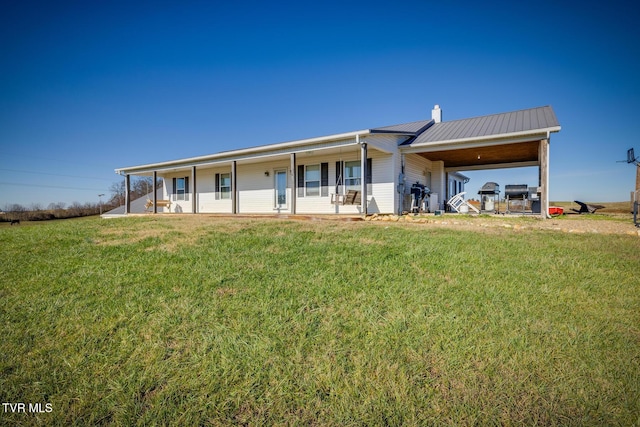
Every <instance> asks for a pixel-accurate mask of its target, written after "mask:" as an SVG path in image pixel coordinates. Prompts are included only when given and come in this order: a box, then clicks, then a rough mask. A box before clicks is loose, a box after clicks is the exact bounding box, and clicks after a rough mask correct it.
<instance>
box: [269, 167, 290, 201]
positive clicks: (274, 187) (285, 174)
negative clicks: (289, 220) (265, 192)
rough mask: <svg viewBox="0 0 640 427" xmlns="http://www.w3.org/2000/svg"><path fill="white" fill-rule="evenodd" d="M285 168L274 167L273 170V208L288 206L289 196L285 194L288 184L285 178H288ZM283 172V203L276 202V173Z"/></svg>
mask: <svg viewBox="0 0 640 427" xmlns="http://www.w3.org/2000/svg"><path fill="white" fill-rule="evenodd" d="M287 172H288V171H287V169H275V170H274V171H273V193H274V194H273V206H274V208H275V209H283V208H284V209H286V208H287V207H288V206H289V197H288V194H287V189H288V187H289V186H288V184H287V179H288V178H289V174H288V173H287ZM282 173H284V177H285V181H284V203H279V202H278V174H282Z"/></svg>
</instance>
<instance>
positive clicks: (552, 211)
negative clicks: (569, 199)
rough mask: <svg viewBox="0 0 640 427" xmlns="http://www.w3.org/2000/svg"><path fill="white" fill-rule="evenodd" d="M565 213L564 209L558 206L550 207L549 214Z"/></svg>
mask: <svg viewBox="0 0 640 427" xmlns="http://www.w3.org/2000/svg"><path fill="white" fill-rule="evenodd" d="M563 213H564V209H562V208H559V207H556V206H550V207H549V215H562V214H563Z"/></svg>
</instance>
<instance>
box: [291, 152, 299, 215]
mask: <svg viewBox="0 0 640 427" xmlns="http://www.w3.org/2000/svg"><path fill="white" fill-rule="evenodd" d="M290 157H291V158H290V161H291V174H290V176H291V214H292V215H295V213H296V197H297V196H298V192H297V191H296V182H297V181H296V170H297V169H296V153H291V156H290Z"/></svg>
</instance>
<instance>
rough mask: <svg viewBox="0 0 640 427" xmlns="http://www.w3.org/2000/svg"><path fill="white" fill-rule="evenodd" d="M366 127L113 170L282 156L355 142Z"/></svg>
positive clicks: (180, 167)
mask: <svg viewBox="0 0 640 427" xmlns="http://www.w3.org/2000/svg"><path fill="white" fill-rule="evenodd" d="M370 133H371V132H370V131H369V130H368V129H366V130H361V131H354V132H347V133H340V134H335V135H328V136H323V137H317V138H308V139H302V140H297V141H290V142H282V143H279V144H271V145H262V146H257V147H250V148H244V149H240V150H232V151H223V152H220V153H216V154H210V155H206V156H198V157H189V158H184V159H178V160H171V161H166V162H158V163H148V164H144V165H138V166H129V167H124V168H117V169H115V172H116V173H117V174H120V175H127V174H130V175H143V174H149V173H152V172H154V171H156V172H163V171H164V172H166V171H173V170H184V169H187V168H190V167H192V166H206V165H216V164H225V163H229V162H232V161H242V160H248V159H260V158H268V157H277V156H283V155H287V154H292V153H306V152H310V151H318V150H326V149H332V148H336V147H345V146H350V145H354V144H356V142H357V139H358V137H362V136H366V135H369V134H370Z"/></svg>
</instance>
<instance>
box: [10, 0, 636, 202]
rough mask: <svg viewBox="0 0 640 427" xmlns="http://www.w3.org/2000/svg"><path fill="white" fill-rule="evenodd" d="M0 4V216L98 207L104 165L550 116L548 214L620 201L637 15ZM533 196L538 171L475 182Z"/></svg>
mask: <svg viewBox="0 0 640 427" xmlns="http://www.w3.org/2000/svg"><path fill="white" fill-rule="evenodd" d="M487 3H488V2H471V1H469V2H444V1H433V2H431V1H406V2H394V3H391V2H378V1H367V2H349V1H341V2H333V1H326V2H299V1H296V2H251V1H237V2H216V1H202V2H185V1H181V2H177V1H176V2H170V1H153V2H151V1H149V2H117V1H109V2H87V1H77V2H68V1H60V2H36V1H12V0H9V1H8V0H4V1H2V2H1V3H0V208H3V207H5V206H6V205H7V204H12V203H20V204H23V205H25V206H29V205H30V204H32V203H39V204H41V205H43V206H45V207H46V206H47V205H48V204H49V203H51V202H59V201H62V202H66V203H68V204H69V203H72V202H74V201H78V202H81V203H84V202H87V201H89V202H97V201H98V194H101V193H106V194H109V187H110V186H111V184H113V183H114V182H116V181H118V180H119V177H118V176H117V175H116V174H115V173H114V171H113V169H114V168H116V167H123V166H131V165H136V164H142V163H149V162H156V161H163V160H171V159H176V158H183V157H191V156H196V155H203V154H209V153H215V152H218V151H223V150H230V149H236V148H243V147H248V146H254V145H263V144H270V143H277V142H283V141H290V140H296V139H302V138H307V137H314V136H321V135H329V134H334V133H341V132H347V131H352V130H358V129H364V128H371V127H379V126H386V125H392V124H397V123H405V122H411V121H415V120H422V119H428V118H430V117H431V108H432V107H433V105H434V104H439V105H440V106H441V107H442V109H443V119H444V120H454V119H460V118H466V117H475V116H479V115H486V114H493V113H500V112H506V111H512V110H518V109H523V108H531V107H537V106H542V105H551V106H552V107H553V108H554V110H555V112H556V115H557V116H558V119H559V121H560V124H561V126H562V131H561V132H560V133H558V134H554V135H553V136H552V139H551V156H550V159H551V166H550V178H551V199H552V200H574V199H578V200H589V201H622V200H628V198H629V192H630V191H631V190H632V189H633V186H634V183H635V169H634V167H633V166H631V165H627V164H624V163H616V161H617V160H623V159H625V158H626V150H627V149H628V148H631V147H635V150H636V152H638V153H640V141H639V139H638V137H637V131H636V130H637V128H638V119H639V118H640V78H639V77H638V76H640V47H639V46H640V43H639V42H640V26H638V25H637V24H636V22H634V21H637V20H638V18H639V17H640V16H639V14H638V9H631V8H632V7H634V6H632V3H629V2H621V1H620V2H619V1H617V0H616V1H609V2H593V3H592V4H588V2H582V3H581V6H580V7H577V6H575V5H571V3H575V2H563V1H548V2H547V1H544V0H541V1H538V2H535V3H531V2H515V1H509V2H494V3H492V4H487ZM467 175H468V176H469V177H471V178H472V180H471V182H470V183H469V184H468V186H467V190H468V191H469V193H470V194H471V195H473V194H475V193H476V192H477V189H478V188H479V187H481V186H482V185H483V184H484V182H486V181H497V182H498V183H500V184H501V186H504V185H505V184H515V183H528V184H530V185H534V184H536V182H537V169H535V168H527V169H510V170H502V171H485V172H472V173H471V172H470V173H468V174H467Z"/></svg>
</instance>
